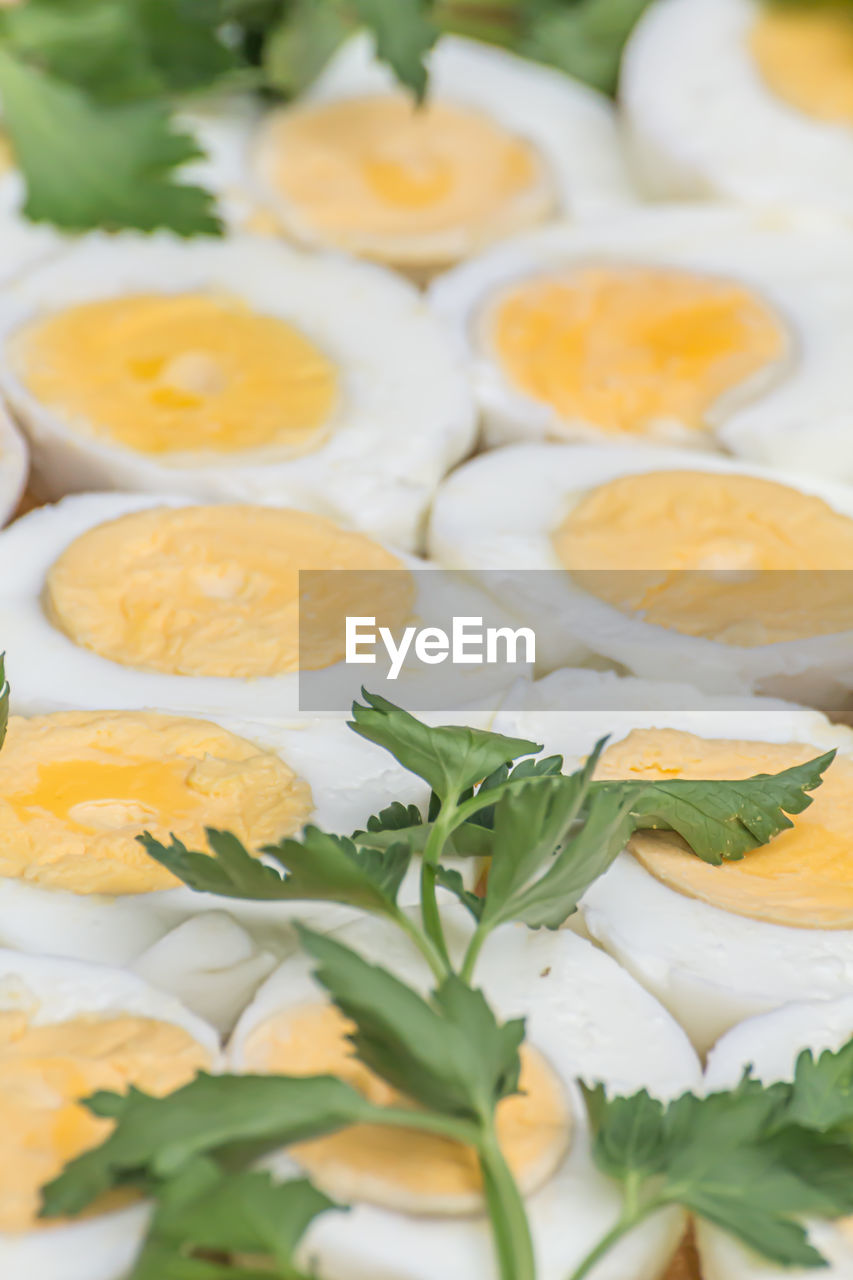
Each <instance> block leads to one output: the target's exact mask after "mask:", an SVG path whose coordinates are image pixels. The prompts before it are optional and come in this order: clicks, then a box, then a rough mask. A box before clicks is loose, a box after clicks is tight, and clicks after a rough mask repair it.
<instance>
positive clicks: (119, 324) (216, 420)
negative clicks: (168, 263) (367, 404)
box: [12, 294, 338, 454]
mask: <svg viewBox="0 0 853 1280" xmlns="http://www.w3.org/2000/svg"><path fill="white" fill-rule="evenodd" d="M12 356H13V360H14V362H15V364H16V367H17V368H18V370H19V373H20V376H21V377H22V379H23V381H24V382H25V384H26V386H27V388H28V390H29V391H30V392H31V393H32V395H34V396H35V397H36V398H37V399H38V400H39V401H40V402H41V404H42V405H44V406H46V407H47V408H49V409H52V410H53V411H54V412H55V413H57V414H59V415H60V416H61V417H62V418H63V419H64V420H65V421H66V422H68V423H70V424H71V425H72V426H73V427H74V428H75V429H79V430H81V431H83V432H85V433H87V434H90V435H93V436H95V437H97V438H98V439H102V440H108V441H113V442H115V443H117V444H120V445H124V446H126V447H127V448H129V449H134V450H137V451H138V452H141V453H147V454H163V453H185V452H189V453H198V452H202V453H204V452H213V453H238V452H242V451H247V450H252V449H273V450H279V451H282V450H284V451H286V452H287V453H297V454H298V453H304V452H306V451H307V450H310V449H312V448H316V447H317V446H318V445H319V444H320V443H322V440H323V439H324V438H325V436H326V434H327V432H326V428H327V426H328V423H329V419H330V417H331V415H332V413H333V411H334V408H335V405H336V402H337V398H338V376H337V372H336V370H335V367H334V365H333V364H332V363H331V361H330V360H329V359H328V358H327V357H326V356H325V355H324V354H323V352H322V351H321V350H320V349H319V348H318V347H317V346H315V344H314V343H313V342H311V341H310V340H309V339H308V338H306V337H305V336H304V335H303V334H301V333H300V332H299V331H298V330H297V329H294V328H293V327H292V326H291V325H289V324H286V323H285V322H284V321H283V320H279V319H277V318H276V317H275V316H269V315H260V314H258V313H256V312H254V311H251V310H250V309H249V307H247V306H246V304H245V303H244V302H242V301H240V300H239V299H236V298H229V297H215V296H212V295H205V294H151V295H141V294H140V295H130V296H126V297H118V298H106V299H103V300H100V301H97V302H86V303H81V304H80V305H78V306H74V307H69V308H67V309H66V310H64V311H60V312H58V313H57V314H55V315H52V316H49V317H48V318H47V319H42V320H39V321H37V322H36V323H34V324H31V325H30V326H28V327H27V328H26V329H24V330H23V331H22V332H21V333H19V334H18V335H17V337H16V339H15V340H14V342H13V346H12Z"/></svg>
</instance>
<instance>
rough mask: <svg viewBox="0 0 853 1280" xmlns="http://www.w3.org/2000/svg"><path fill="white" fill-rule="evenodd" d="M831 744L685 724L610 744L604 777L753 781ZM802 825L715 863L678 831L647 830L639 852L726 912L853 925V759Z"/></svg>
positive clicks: (832, 778)
mask: <svg viewBox="0 0 853 1280" xmlns="http://www.w3.org/2000/svg"><path fill="white" fill-rule="evenodd" d="M820 754H821V751H820V749H819V748H817V747H812V746H808V745H806V744H803V743H798V742H785V743H769V742H741V741H730V740H728V739H719V740H715V739H706V738H699V737H696V736H695V735H694V734H692V733H682V732H680V731H678V730H676V729H640V730H634V731H633V732H632V733H630V734H629V735H628V737H627V738H625V739H624V740H623V741H622V742H617V743H614V745H613V746H612V747H608V748H607V750H606V751H605V752H604V754H603V756H602V757H601V760H600V761H599V765H598V771H597V774H596V776H597V777H599V778H630V779H632V780H635V781H650V782H651V781H659V780H662V779H672V778H728V779H730V778H750V777H753V776H754V775H755V774H758V773H780V772H781V771H782V770H783V769H788V768H790V767H791V766H792V765H797V764H803V763H805V761H807V760H813V759H814V758H815V757H816V756H819V755H820ZM792 821H793V824H794V825H793V827H791V828H789V829H788V830H787V831H783V832H781V834H780V835H778V836H775V837H774V838H773V839H772V840H771V841H770V843H769V844H766V845H762V846H761V848H758V849H754V850H752V852H751V853H748V854H746V856H745V857H744V858H743V859H742V860H741V861H739V862H725V863H724V864H723V865H722V866H721V867H713V866H709V864H708V863H706V862H703V861H702V860H701V859H700V858H697V857H696V856H695V854H693V853H690V852H689V851H688V850H687V847H686V845H684V843H683V842H682V841H681V840H680V839H679V838H678V836H675V835H673V834H672V833H669V832H655V833H653V832H646V831H644V832H638V833H637V834H636V835H635V836H633V837H632V839H631V842H630V844H629V846H628V847H629V849H630V850H631V852H632V853H633V854H634V856H635V857H636V858H637V859H638V861H639V862H641V863H642V865H643V866H644V867H645V868H646V870H648V871H650V872H651V873H652V875H654V876H655V877H656V878H657V879H658V880H661V881H662V882H663V883H664V884H665V885H668V886H669V888H671V889H675V890H677V891H678V892H679V893H683V894H686V895H687V896H688V897H690V898H698V899H700V901H702V902H707V903H710V905H711V906H713V907H719V908H720V909H721V910H723V911H730V912H733V913H734V914H735V915H740V916H750V917H751V918H752V919H754V920H766V921H769V922H770V923H771V924H781V925H791V926H793V927H794V928H802V929H850V928H851V927H853V761H851V760H850V759H849V758H848V757H846V756H839V757H836V759H835V760H834V762H833V763H832V764H831V765H830V766H829V769H828V770H827V771H826V773H825V774H824V781H823V784H822V785H821V786H820V787H818V789H817V790H816V791H815V792H814V793H813V800H812V803H811V805H809V807H808V808H807V809H806V810H804V812H803V813H800V814H798V815H797V816H796V817H794V818H793V819H792Z"/></svg>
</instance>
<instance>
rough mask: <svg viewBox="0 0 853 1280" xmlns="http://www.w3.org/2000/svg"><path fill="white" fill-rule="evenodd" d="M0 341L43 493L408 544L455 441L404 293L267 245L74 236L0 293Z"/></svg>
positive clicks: (452, 412)
mask: <svg viewBox="0 0 853 1280" xmlns="http://www.w3.org/2000/svg"><path fill="white" fill-rule="evenodd" d="M0 344H2V347H3V356H2V361H0V365H2V386H3V389H4V391H5V393H6V395H7V398H8V400H9V402H10V404H11V406H12V408H13V409H14V411H15V413H16V414H17V415H18V417H19V419H20V421H21V423H22V424H23V426H24V428H25V430H26V431H27V433H28V435H29V437H30V440H31V443H32V448H33V460H34V461H33V472H34V478H35V481H36V484H37V487H38V491H39V495H40V496H42V497H44V498H57V497H60V496H62V495H63V494H66V493H69V492H75V491H79V490H85V489H112V488H121V489H131V490H138V491H147V492H151V491H153V492H177V493H182V494H191V495H194V496H197V497H199V498H202V499H206V500H216V501H220V500H238V501H241V500H243V501H254V500H265V501H270V502H274V503H277V504H279V505H281V506H297V507H300V508H302V509H304V510H309V511H315V512H319V513H321V514H324V515H328V516H331V517H332V518H334V519H338V520H342V521H344V522H345V523H346V524H348V525H351V526H353V527H354V528H357V529H363V530H364V531H365V532H368V533H372V534H374V535H376V536H377V537H381V538H386V539H387V540H389V541H390V542H392V543H394V544H395V545H398V546H402V547H405V548H408V549H411V548H413V547H414V546H416V545H417V544H418V542H419V539H420V537H421V533H422V525H423V521H424V518H425V514H426V510H427V506H428V504H429V502H430V499H431V497H432V494H433V492H434V489H435V487H436V485H437V484H438V482H439V480H440V479H441V477H442V476H443V474H444V473H445V471H446V470H447V469H448V468H449V467H450V466H451V465H453V463H455V462H456V461H458V460H459V459H460V458H461V457H464V456H465V454H466V453H467V452H468V451H469V450H470V448H471V446H472V444H473V441H474V434H475V415H474V409H473V405H472V401H471V395H470V391H469V388H468V385H467V381H466V378H465V372H464V369H463V368H462V366H461V363H460V361H459V359H458V356H457V353H456V352H455V351H454V350H453V349H452V346H451V344H450V342H449V341H448V339H447V337H446V336H445V335H444V334H443V333H442V332H441V329H440V325H439V323H438V322H437V321H436V319H435V317H433V316H432V315H431V314H430V313H429V312H428V310H427V309H426V307H425V306H424V304H423V301H422V300H421V298H420V297H419V295H418V294H417V293H416V292H415V290H414V289H412V288H411V287H410V286H409V285H407V284H406V283H405V282H404V281H402V280H399V279H398V278H396V277H394V276H392V275H391V274H390V273H386V272H384V271H382V270H381V269H380V268H378V267H373V266H369V265H367V264H363V263H354V262H347V261H344V260H342V259H341V258H339V257H334V256H317V255H310V254H305V253H302V252H298V251H296V250H294V249H291V248H289V247H288V246H286V245H284V244H281V243H277V242H275V241H273V240H270V239H261V238H252V237H245V238H239V237H235V238H228V239H225V240H221V241H210V240H200V241H193V242H192V243H186V242H183V241H181V242H178V241H176V240H174V239H172V238H171V237H169V236H166V235H159V236H154V237H137V236H132V235H123V236H118V237H107V236H104V235H98V234H94V235H91V236H88V237H86V238H84V239H83V240H81V241H80V242H79V243H78V245H77V246H76V247H75V248H74V249H72V250H70V251H69V252H68V253H67V254H64V255H63V256H62V257H61V258H59V259H58V260H56V261H52V262H49V263H47V264H45V265H44V267H43V268H41V269H39V270H35V271H32V272H30V273H29V274H28V275H27V276H26V277H25V278H23V279H21V280H20V281H18V282H17V283H15V284H14V285H11V286H10V287H9V288H8V289H7V290H6V291H4V293H3V295H2V298H0Z"/></svg>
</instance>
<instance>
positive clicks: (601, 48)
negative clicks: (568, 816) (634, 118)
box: [518, 0, 651, 94]
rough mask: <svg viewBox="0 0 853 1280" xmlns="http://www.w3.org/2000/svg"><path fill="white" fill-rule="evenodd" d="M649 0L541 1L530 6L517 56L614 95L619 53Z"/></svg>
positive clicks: (620, 57) (617, 75)
mask: <svg viewBox="0 0 853 1280" xmlns="http://www.w3.org/2000/svg"><path fill="white" fill-rule="evenodd" d="M650 3H651V0H575V3H566V0H550V2H548V0H546V3H541V4H539V5H537V6H534V10H533V14H532V17H531V19H530V23H529V25H528V29H527V31H526V34H525V35H524V36H523V37H522V39H521V42H520V44H519V49H518V52H519V53H521V54H523V55H524V56H525V57H528V58H533V59H534V60H535V61H537V62H545V63H548V64H549V65H550V66H554V67H558V68H559V69H560V70H561V71H566V72H568V74H569V75H572V76H576V77H577V79H579V80H583V81H585V82H586V83H587V84H589V85H592V86H593V87H594V88H596V89H600V90H602V92H604V93H608V94H614V93H615V92H616V86H617V84H618V80H619V68H620V64H621V61H622V51H623V49H624V47H625V44H626V42H627V40H628V37H629V36H630V34H631V32H632V31H633V29H634V27H635V25H636V23H637V22H638V20H639V19H640V18H641V17H642V15H643V13H644V12H645V10H646V9H647V8H648V6H649V4H650Z"/></svg>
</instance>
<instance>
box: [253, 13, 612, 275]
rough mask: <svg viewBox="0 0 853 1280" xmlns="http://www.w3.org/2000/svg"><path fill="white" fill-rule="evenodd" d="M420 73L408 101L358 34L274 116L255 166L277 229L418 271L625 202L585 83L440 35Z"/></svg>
mask: <svg viewBox="0 0 853 1280" xmlns="http://www.w3.org/2000/svg"><path fill="white" fill-rule="evenodd" d="M429 70H430V83H429V90H428V93H429V97H428V100H427V103H426V105H425V106H418V105H417V104H415V102H414V101H413V99H412V98H411V96H409V95H408V94H407V93H406V92H404V91H403V90H401V89H400V88H399V87H398V86H397V84H396V82H395V80H394V76H393V73H392V72H391V71H390V70H389V68H388V67H387V66H385V65H383V64H381V63H379V62H378V61H377V60H376V58H375V56H374V53H373V46H372V43H371V41H370V40H369V38H368V37H366V36H358V37H355V38H354V39H352V40H350V41H349V42H348V43H347V44H346V45H344V47H343V48H342V49H341V51H340V52H339V53H338V54H337V55H336V56H335V57H334V58H333V59H332V61H331V63H330V64H329V65H328V66H327V67H326V69H325V71H324V72H323V73H322V75H321V76H320V77H319V79H318V80H317V81H316V82H315V83H314V85H312V87H311V89H310V90H309V91H308V93H307V94H305V95H304V96H303V97H302V98H300V99H299V100H298V101H297V102H296V103H294V104H292V105H290V106H287V107H282V108H279V109H277V110H275V111H273V112H271V113H270V115H269V116H268V117H267V119H266V121H265V123H264V124H263V125H262V127H261V131H260V134H259V136H258V139H257V143H256V150H255V156H254V162H255V171H256V176H257V179H258V182H259V188H260V195H261V198H262V199H263V200H265V201H266V203H267V204H268V205H269V207H270V208H271V209H272V211H273V212H274V214H275V215H276V217H277V218H278V220H279V222H280V225H281V228H282V230H283V231H284V232H285V233H286V234H287V235H289V236H292V237H293V238H294V239H296V240H299V241H301V242H302V243H304V244H309V245H324V246H334V247H336V248H341V249H346V250H348V251H349V252H352V253H356V254H359V255H361V256H364V257H368V258H372V259H374V260H378V261H381V262H386V263H389V264H390V265H393V266H395V267H399V268H401V269H403V270H406V271H409V272H412V273H414V274H416V275H418V276H423V275H426V274H429V273H430V272H432V271H435V270H438V269H441V268H442V267H446V266H449V265H450V264H452V263H454V262H457V261H459V260H460V259H461V258H465V257H468V256H470V255H471V254H472V253H475V252H477V251H478V250H480V249H482V248H483V247H484V246H485V245H487V244H490V243H491V242H492V241H494V240H498V239H500V238H502V237H503V236H507V235H510V234H512V233H513V232H516V231H522V230H524V229H526V228H527V227H531V226H535V225H537V224H538V223H541V222H545V221H547V220H548V219H551V218H555V217H559V216H564V215H566V214H568V215H569V216H576V215H578V216H579V215H583V214H585V213H590V212H598V211H599V210H600V209H601V208H602V207H607V206H608V205H610V204H613V203H622V202H625V201H627V200H630V199H631V198H632V197H631V192H630V188H629V184H628V181H627V178H626V175H625V171H624V166H623V158H622V154H621V145H620V141H619V138H618V135H617V130H616V124H615V118H614V114H613V110H612V107H611V105H610V103H608V102H607V101H606V100H605V99H604V98H603V97H602V96H601V95H599V94H598V93H596V92H595V91H594V90H592V89H589V88H587V87H586V86H585V85H582V84H579V83H577V82H576V81H573V80H571V79H570V78H569V77H567V76H565V75H562V74H560V73H559V72H556V71H553V70H550V69H548V68H545V67H540V66H536V65H534V64H532V63H530V62H527V61H525V60H524V59H522V58H518V57H515V56H514V55H512V54H510V53H505V52H503V51H501V50H498V49H493V48H489V47H488V46H486V45H481V44H478V43H476V42H474V41H470V40H464V39H460V38H456V37H445V38H443V39H442V40H440V41H439V43H438V45H437V46H436V48H435V49H434V51H433V53H432V54H431V55H430V58H429Z"/></svg>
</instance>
